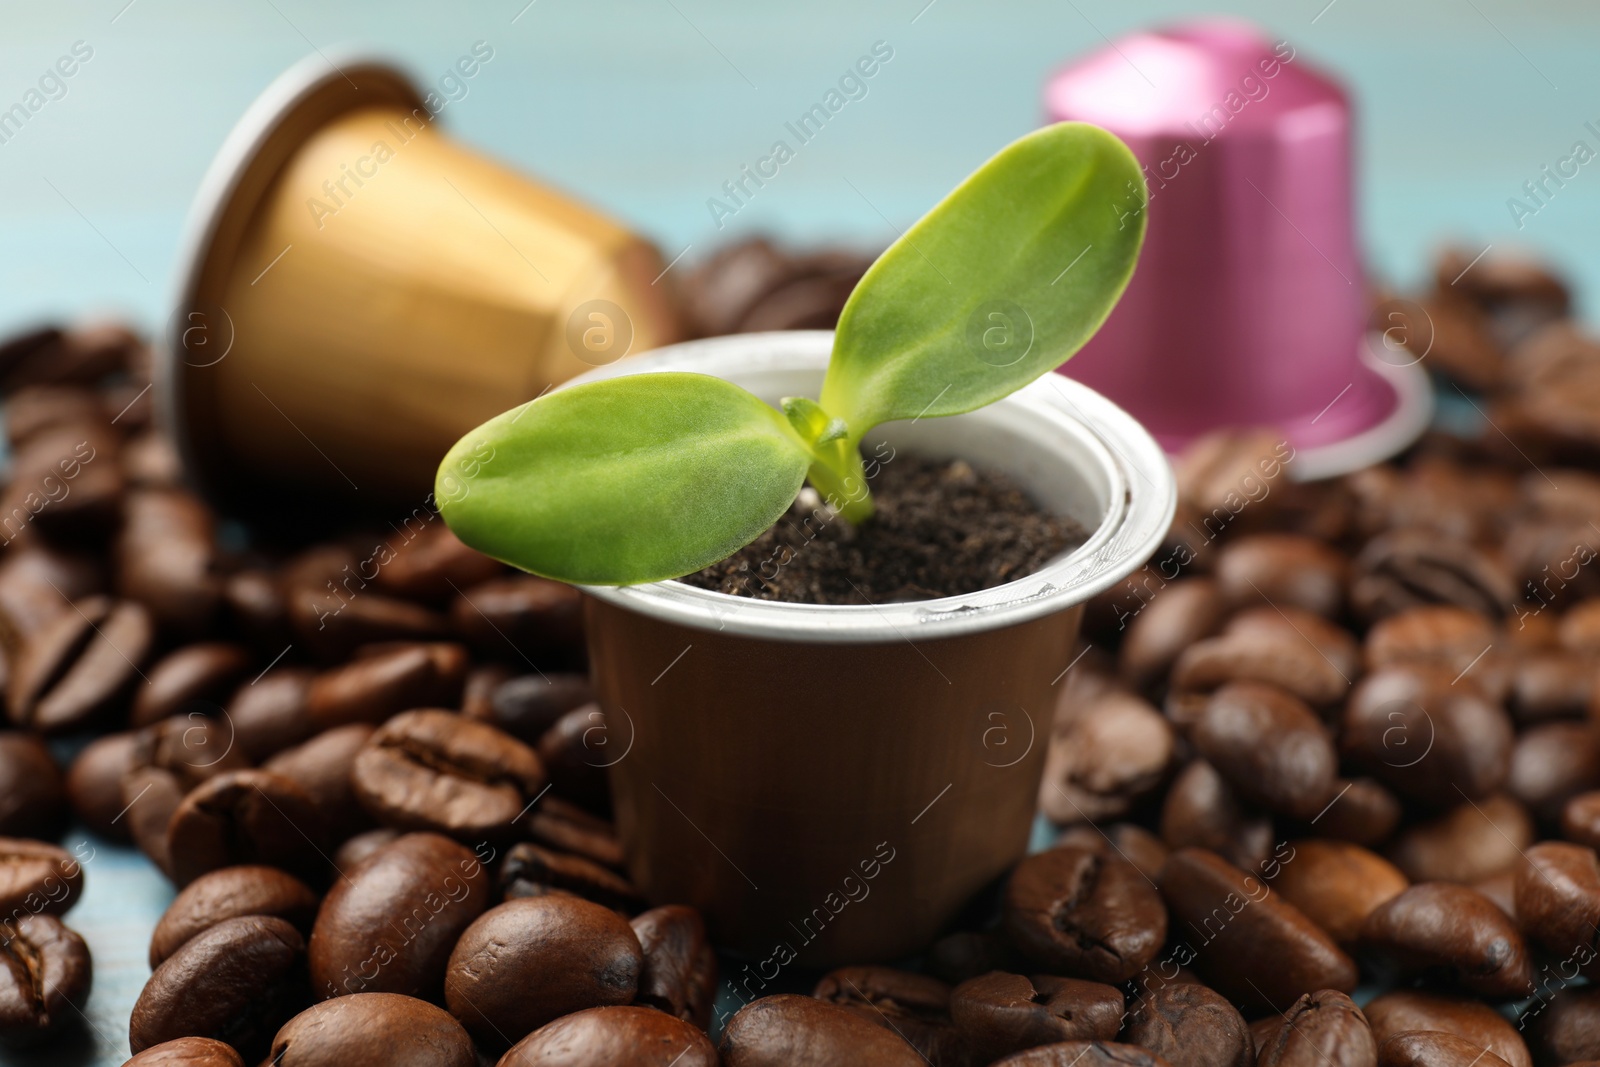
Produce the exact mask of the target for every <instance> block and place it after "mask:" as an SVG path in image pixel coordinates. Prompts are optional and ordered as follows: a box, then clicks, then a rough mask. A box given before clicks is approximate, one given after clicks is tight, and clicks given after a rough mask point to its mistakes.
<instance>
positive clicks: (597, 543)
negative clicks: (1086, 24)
mask: <svg viewBox="0 0 1600 1067" xmlns="http://www.w3.org/2000/svg"><path fill="white" fill-rule="evenodd" d="M1145 204H1146V191H1145V187H1144V181H1143V177H1142V175H1141V173H1140V170H1139V164H1138V163H1137V162H1136V161H1135V159H1134V157H1133V154H1132V153H1131V152H1129V151H1128V148H1127V146H1126V145H1124V144H1123V143H1122V142H1121V141H1119V140H1117V138H1115V137H1114V136H1112V135H1111V134H1109V133H1107V132H1106V131H1105V130H1102V129H1099V128H1097V127H1094V126H1089V125H1085V124H1083V123H1073V122H1064V123H1060V124H1057V125H1054V126H1048V127H1046V128H1044V129H1041V130H1038V131H1036V132H1034V133H1031V134H1029V135H1027V136H1026V137H1023V138H1021V139H1020V140H1017V141H1015V142H1013V143H1012V144H1010V145H1007V146H1006V147H1005V148H1004V149H1002V150H1001V151H1000V152H999V154H997V155H996V156H994V158H992V159H990V160H989V161H988V162H987V163H985V164H984V165H983V166H981V167H979V168H978V169H977V170H976V171H975V172H973V173H972V174H971V175H970V176H969V177H968V178H967V179H966V180H965V181H964V182H962V183H961V184H960V185H959V186H957V187H956V189H955V190H954V191H953V192H951V193H950V194H949V195H948V196H946V197H945V198H944V200H943V201H941V202H940V203H939V204H938V206H936V207H935V208H934V209H933V210H932V211H930V212H929V213H928V214H927V215H926V216H924V217H923V218H922V219H921V220H920V221H919V222H918V223H917V224H916V225H915V226H913V227H912V228H911V229H910V230H908V231H906V233H905V234H904V235H903V236H902V237H901V238H900V239H899V240H898V241H896V242H895V243H894V244H893V245H891V246H890V247H889V249H888V250H887V251H885V252H884V253H883V255H881V256H880V257H878V260H877V262H875V263H874V264H873V265H872V267H871V269H869V270H868V271H867V273H866V274H865V275H864V276H863V277H862V279H861V281H860V282H859V283H858V284H857V285H856V287H855V291H854V292H853V293H851V295H850V299H849V302H848V303H846V304H845V307H844V311H843V313H842V314H841V315H840V317H839V326H838V330H837V331H836V333H835V335H834V342H833V352H832V355H831V357H830V360H829V363H828V370H827V375H826V377H825V378H824V380H823V384H822V392H821V395H820V396H819V397H818V398H817V399H815V400H812V399H809V398H806V397H791V398H787V399H785V400H784V401H783V404H782V410H779V409H777V408H774V407H772V406H770V405H768V404H767V403H765V402H764V401H762V400H761V399H759V398H758V397H756V396H754V395H752V394H750V393H748V392H746V391H745V390H743V389H741V388H739V387H738V386H737V385H734V384H732V383H730V382H727V381H723V380H722V379H720V378H713V377H710V376H707V375H703V374H684V373H657V374H637V375H629V376H624V377H618V378H613V379H610V380H605V381H599V382H594V383H591V384H587V385H578V386H573V387H571V388H567V389H561V390H558V391H556V392H553V393H551V394H549V395H547V396H544V397H541V398H540V399H537V400H534V401H532V402H530V403H528V404H525V405H523V406H521V407H519V408H515V409H513V410H511V411H508V412H506V413H505V414H502V415H499V416H496V417H495V418H493V419H490V420H489V421H488V422H486V423H484V424H483V425H482V426H479V427H478V428H477V429H475V430H473V431H472V432H471V433H469V434H467V435H466V436H465V437H463V438H462V439H461V440H460V441H459V442H457V443H456V445H455V447H454V448H452V449H451V450H450V453H449V454H448V455H447V456H446V457H445V459H444V462H443V463H442V464H441V466H440V468H439V479H438V491H437V493H436V498H437V499H438V500H439V501H441V510H442V512H443V514H444V517H445V520H446V522H448V523H449V525H450V528H451V529H452V530H454V531H455V533H456V534H457V536H459V537H460V538H461V540H462V541H464V542H466V543H467V544H468V545H471V546H472V547H473V548H475V549H477V550H478V551H480V552H483V553H485V554H487V555H489V556H493V557H494V558H496V559H499V560H503V561H504V562H506V563H509V564H511V565H513V566H515V567H520V568H522V569H523V570H527V571H532V572H533V573H535V574H542V575H545V576H546V577H550V578H557V579H560V580H562V581H567V582H576V583H582V584H590V585H631V584H635V583H638V582H650V581H659V580H661V579H665V578H677V577H680V576H682V575H685V574H691V573H693V572H694V571H697V570H700V569H701V568H703V567H706V566H708V565H710V564H712V563H715V562H717V561H719V560H722V559H725V558H727V557H728V556H729V555H731V554H732V553H734V552H736V551H738V550H739V549H740V548H743V547H744V546H745V545H747V544H749V543H750V542H751V541H753V540H755V539H756V538H757V537H758V536H760V534H761V533H762V531H764V530H766V529H767V528H768V527H769V526H771V525H772V524H773V523H774V522H776V521H777V520H778V519H779V517H781V516H782V515H783V513H784V512H785V511H786V510H787V509H788V508H789V506H790V505H791V504H792V503H793V502H794V500H795V497H796V496H797V495H798V493H799V491H800V489H801V487H802V486H803V485H804V484H805V482H806V481H807V480H808V479H809V481H810V482H811V484H812V486H813V487H815V489H816V490H817V491H818V492H819V493H820V494H821V495H822V496H823V498H824V499H825V500H827V501H828V503H829V504H830V505H831V506H832V507H833V508H834V509H835V510H836V511H838V512H839V513H840V514H841V515H842V516H843V517H844V518H845V519H847V520H849V521H850V522H853V523H863V522H868V521H870V520H871V518H872V510H873V504H872V496H871V494H870V493H869V492H868V489H867V479H866V476H865V474H864V471H863V467H862V459H861V450H860V444H861V440H862V437H863V436H864V435H865V434H867V433H868V432H870V431H871V430H872V429H873V428H874V427H876V426H879V425H881V424H883V423H886V422H891V421H894V420H897V419H919V418H930V417H934V416H941V415H957V414H960V413H962V412H967V411H972V410H974V409H976V408H980V407H983V406H984V405H986V404H991V403H993V402H994V401H996V400H999V399H1001V398H1002V397H1004V396H1007V395H1009V394H1010V393H1013V392H1015V391H1016V390H1018V389H1020V388H1022V387H1023V386H1024V385H1026V384H1028V383H1029V382H1031V381H1033V380H1034V379H1035V378H1037V377H1039V376H1040V375H1042V374H1045V373H1046V372H1048V371H1050V370H1052V369H1054V368H1055V367H1057V366H1059V365H1060V364H1061V363H1062V362H1063V361H1065V360H1066V359H1067V358H1068V357H1070V356H1071V355H1072V354H1073V353H1074V352H1076V351H1077V350H1078V349H1079V348H1080V347H1082V346H1083V344H1084V342H1086V341H1088V339H1089V338H1090V337H1091V336H1093V334H1094V332H1095V331H1096V330H1097V329H1099V328H1100V324H1101V323H1103V322H1104V321H1105V319H1106V316H1107V315H1109V314H1110V313H1111V309H1112V307H1113V306H1114V305H1115V304H1116V302H1117V298H1118V297H1120V296H1121V295H1122V291H1123V289H1124V288H1125V287H1126V286H1127V284H1128V279H1129V277H1130V276H1131V275H1132V274H1133V267H1134V262H1135V261H1136V260H1137V258H1138V255H1139V246H1140V244H1141V243H1142V241H1143V240H1144V228H1145V212H1144V207H1145ZM463 471H464V472H467V474H468V475H470V476H469V477H467V478H466V479H465V480H463V478H462V477H461V472H463Z"/></svg>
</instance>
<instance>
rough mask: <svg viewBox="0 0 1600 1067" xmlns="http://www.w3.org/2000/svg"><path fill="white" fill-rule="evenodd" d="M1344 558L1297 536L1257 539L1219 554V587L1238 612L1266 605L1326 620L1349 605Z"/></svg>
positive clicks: (1231, 545)
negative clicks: (1293, 609)
mask: <svg viewBox="0 0 1600 1067" xmlns="http://www.w3.org/2000/svg"><path fill="white" fill-rule="evenodd" d="M1348 566H1349V565H1348V563H1347V562H1346V560H1345V558H1344V555H1343V554H1342V553H1340V552H1339V551H1337V550H1336V549H1333V548H1330V547H1328V546H1327V545H1325V544H1323V543H1322V542H1320V541H1318V540H1316V539H1314V538H1310V537H1300V536H1296V535H1294V534H1256V535H1254V536H1250V537H1241V538H1239V539H1238V540H1236V541H1232V542H1230V543H1229V544H1228V545H1227V546H1226V547H1224V548H1223V549H1222V551H1221V552H1219V553H1218V554H1217V574H1216V578H1217V586H1218V587H1219V588H1220V589H1221V591H1222V595H1223V597H1224V598H1225V599H1226V600H1227V601H1228V603H1230V604H1232V605H1233V606H1234V607H1235V608H1248V607H1255V606H1257V605H1259V604H1262V603H1263V602H1265V603H1266V604H1268V605H1272V604H1278V605H1282V606H1292V607H1297V608H1300V609H1302V610H1304V611H1309V612H1312V613H1313V614H1316V615H1321V616H1324V617H1325V618H1333V617H1334V616H1336V615H1338V614H1339V610H1340V608H1341V607H1342V606H1343V604H1344V584H1345V571H1346V569H1347V568H1348Z"/></svg>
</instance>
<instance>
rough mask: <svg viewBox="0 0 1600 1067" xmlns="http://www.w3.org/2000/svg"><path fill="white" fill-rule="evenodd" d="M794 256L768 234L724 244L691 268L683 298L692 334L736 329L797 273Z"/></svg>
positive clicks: (716, 332)
mask: <svg viewBox="0 0 1600 1067" xmlns="http://www.w3.org/2000/svg"><path fill="white" fill-rule="evenodd" d="M792 275H793V272H792V268H791V267H790V260H789V257H788V256H786V255H784V254H783V253H782V252H779V251H778V249H777V248H775V247H774V246H773V245H772V243H771V242H770V241H768V240H767V239H766V238H763V237H751V238H746V239H744V240H742V241H735V242H732V243H730V244H727V245H724V246H723V247H721V248H719V249H717V251H716V252H714V253H712V255H711V257H710V258H709V259H707V260H706V261H705V262H703V263H700V264H698V265H697V266H695V267H694V268H693V269H691V270H690V271H689V272H688V274H687V276H686V277H685V279H684V282H683V285H682V303H683V312H684V317H685V319H686V320H687V328H688V329H689V331H690V333H691V335H692V336H696V337H719V336H721V335H723V334H729V333H734V332H736V331H737V329H738V326H739V320H740V319H742V318H744V316H745V315H746V314H747V313H748V312H749V310H750V309H751V308H752V307H754V306H755V304H756V302H757V301H759V300H760V299H761V297H763V296H765V295H766V294H767V293H769V292H771V291H772V290H773V289H776V288H777V287H778V286H779V285H781V284H783V282H784V281H785V280H786V279H788V278H790V277H792Z"/></svg>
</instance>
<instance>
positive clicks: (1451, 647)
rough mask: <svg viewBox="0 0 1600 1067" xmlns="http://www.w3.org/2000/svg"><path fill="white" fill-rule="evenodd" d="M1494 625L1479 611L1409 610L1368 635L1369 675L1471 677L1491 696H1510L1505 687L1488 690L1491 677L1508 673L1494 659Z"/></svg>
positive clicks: (1382, 622) (1431, 607)
mask: <svg viewBox="0 0 1600 1067" xmlns="http://www.w3.org/2000/svg"><path fill="white" fill-rule="evenodd" d="M1494 643H1495V628H1494V624H1493V623H1491V622H1490V621H1489V619H1488V618H1487V617H1486V616H1484V615H1481V614H1479V613H1478V612H1475V611H1468V610H1467V609H1466V608H1458V607H1451V606H1449V605H1429V606H1427V607H1416V608H1408V609H1407V610H1405V611H1402V612H1399V613H1397V614H1395V615H1391V616H1389V617H1388V618H1386V619H1382V620H1380V621H1378V622H1377V623H1375V624H1374V625H1373V627H1372V629H1371V630H1370V631H1369V632H1368V633H1367V642H1366V661H1367V669H1368V670H1373V671H1377V670H1382V669H1383V668H1385V667H1406V666H1422V667H1437V668H1438V669H1440V670H1443V671H1449V672H1450V674H1451V676H1452V677H1462V678H1466V677H1470V678H1471V679H1472V681H1473V682H1474V683H1475V684H1477V685H1478V686H1479V688H1481V689H1484V690H1485V691H1486V692H1487V693H1488V694H1489V695H1490V696H1500V695H1503V693H1504V682H1503V681H1502V682H1500V683H1499V684H1492V685H1489V686H1485V685H1484V684H1483V683H1484V679H1485V677H1486V676H1488V675H1489V674H1492V673H1496V672H1497V671H1498V672H1499V673H1500V674H1501V675H1503V674H1504V671H1503V670H1501V669H1500V665H1499V664H1498V663H1497V662H1494V661H1492V659H1493V651H1494V650H1493V646H1494Z"/></svg>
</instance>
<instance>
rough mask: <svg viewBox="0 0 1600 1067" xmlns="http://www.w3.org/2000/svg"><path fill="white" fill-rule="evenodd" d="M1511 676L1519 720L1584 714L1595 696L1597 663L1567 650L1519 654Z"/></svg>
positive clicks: (1511, 696) (1514, 707) (1514, 710)
mask: <svg viewBox="0 0 1600 1067" xmlns="http://www.w3.org/2000/svg"><path fill="white" fill-rule="evenodd" d="M1513 670H1514V672H1515V673H1514V674H1513V675H1512V680H1511V695H1510V701H1511V711H1512V714H1514V715H1515V716H1516V717H1517V720H1518V721H1519V722H1542V721H1543V720H1545V719H1558V718H1560V719H1574V718H1581V717H1582V716H1583V714H1584V711H1585V709H1586V708H1588V707H1589V703H1590V701H1591V700H1593V699H1594V692H1595V685H1594V683H1595V675H1596V673H1597V671H1596V669H1595V665H1594V664H1593V663H1591V662H1590V661H1589V660H1587V659H1585V658H1584V657H1581V656H1574V655H1570V654H1568V653H1566V652H1536V653H1532V654H1530V655H1527V656H1522V657H1519V658H1518V660H1517V662H1516V664H1515V666H1514V668H1513Z"/></svg>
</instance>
